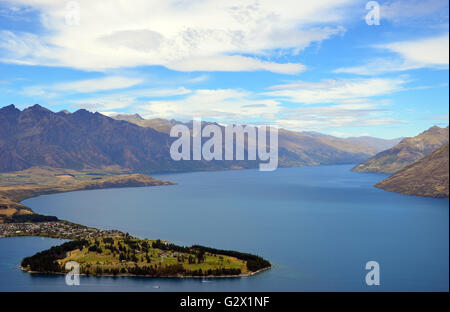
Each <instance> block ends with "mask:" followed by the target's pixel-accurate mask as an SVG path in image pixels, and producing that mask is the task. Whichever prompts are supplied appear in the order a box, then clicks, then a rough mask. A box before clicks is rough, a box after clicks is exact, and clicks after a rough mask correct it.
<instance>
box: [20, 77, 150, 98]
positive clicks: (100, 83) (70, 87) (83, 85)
mask: <svg viewBox="0 0 450 312" xmlns="http://www.w3.org/2000/svg"><path fill="white" fill-rule="evenodd" d="M142 82H143V80H142V79H139V78H127V77H120V76H110V77H105V78H97V79H86V80H79V81H71V82H64V83H58V84H53V85H48V86H30V87H26V88H25V89H24V93H25V94H26V95H28V96H57V95H59V94H61V93H64V94H67V93H70V94H73V93H90V92H98V91H110V90H117V89H125V88H129V87H133V86H135V85H138V84H140V83H142Z"/></svg>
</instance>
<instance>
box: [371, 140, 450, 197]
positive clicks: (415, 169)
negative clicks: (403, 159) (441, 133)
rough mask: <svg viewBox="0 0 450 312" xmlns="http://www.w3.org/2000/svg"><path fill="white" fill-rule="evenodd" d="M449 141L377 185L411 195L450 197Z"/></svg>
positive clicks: (387, 189)
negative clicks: (449, 189) (449, 174)
mask: <svg viewBox="0 0 450 312" xmlns="http://www.w3.org/2000/svg"><path fill="white" fill-rule="evenodd" d="M448 170H449V162H448V143H447V144H445V145H444V146H442V147H441V148H440V149H438V150H437V151H434V152H432V153H431V154H429V155H427V156H425V157H424V158H422V159H420V160H419V161H417V162H415V163H413V164H412V165H409V166H407V167H406V168H404V169H402V170H400V171H398V172H397V173H396V174H394V175H393V176H391V177H389V178H387V179H385V180H383V181H381V182H379V183H378V184H376V185H375V187H378V188H382V189H384V190H386V191H391V192H397V193H404V194H409V195H418V196H429V197H448V188H449V186H448V183H449V177H448Z"/></svg>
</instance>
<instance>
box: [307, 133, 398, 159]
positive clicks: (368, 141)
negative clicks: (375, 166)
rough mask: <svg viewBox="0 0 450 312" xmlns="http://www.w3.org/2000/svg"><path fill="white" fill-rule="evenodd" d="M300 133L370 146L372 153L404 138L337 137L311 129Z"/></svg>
mask: <svg viewBox="0 0 450 312" xmlns="http://www.w3.org/2000/svg"><path fill="white" fill-rule="evenodd" d="M301 133H304V134H307V135H311V136H315V137H322V138H328V139H331V140H336V139H337V140H339V141H338V142H343V141H345V142H347V143H351V144H354V145H361V146H365V147H366V148H370V149H371V150H372V152H373V153H374V154H376V153H379V152H381V151H384V150H386V149H388V148H391V147H393V146H394V145H396V144H398V143H399V142H400V141H401V140H403V139H404V138H395V139H381V138H375V137H371V136H360V137H348V138H337V137H334V136H331V135H327V134H322V133H318V132H312V131H304V132H301Z"/></svg>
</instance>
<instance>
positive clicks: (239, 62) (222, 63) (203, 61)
mask: <svg viewBox="0 0 450 312" xmlns="http://www.w3.org/2000/svg"><path fill="white" fill-rule="evenodd" d="M167 67H168V68H170V69H174V70H178V71H196V70H199V71H257V70H267V71H271V72H274V73H282V74H298V73H300V72H302V71H304V70H306V66H304V65H302V64H299V63H284V64H280V63H274V62H266V61H261V60H259V59H256V58H252V57H246V56H240V55H218V56H211V57H204V58H191V59H185V60H182V61H179V62H174V63H172V64H170V65H168V66H167Z"/></svg>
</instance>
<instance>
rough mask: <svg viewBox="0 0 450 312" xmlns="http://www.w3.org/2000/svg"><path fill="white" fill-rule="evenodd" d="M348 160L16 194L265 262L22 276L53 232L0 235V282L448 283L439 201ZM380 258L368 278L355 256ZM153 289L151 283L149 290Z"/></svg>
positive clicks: (24, 286) (146, 233)
mask: <svg viewBox="0 0 450 312" xmlns="http://www.w3.org/2000/svg"><path fill="white" fill-rule="evenodd" d="M351 167H352V166H349V165H340V166H319V167H301V168H280V169H278V170H276V171H273V172H259V171H257V170H236V171H216V172H192V173H177V174H164V175H153V176H154V177H157V178H162V179H165V180H169V181H173V182H176V183H177V185H173V186H161V187H145V188H123V189H107V190H93V191H80V192H72V193H64V194H54V195H47V196H42V197H37V198H32V199H28V200H26V201H24V204H25V205H27V206H29V207H31V208H32V209H34V211H36V212H38V213H41V214H46V215H56V216H57V217H59V218H61V219H65V220H69V221H72V222H75V223H80V224H84V225H88V226H94V227H99V228H105V229H119V230H122V231H124V232H129V233H130V234H131V235H134V236H138V237H142V238H144V237H145V238H151V239H156V238H161V239H165V240H169V241H171V242H173V243H176V244H182V245H191V244H201V245H206V246H211V247H214V248H220V249H233V250H238V251H243V252H250V253H254V254H258V255H260V256H262V257H264V258H266V259H268V260H269V261H270V262H271V263H272V264H273V265H274V268H273V269H271V270H269V271H267V272H264V273H262V274H259V275H256V276H253V277H248V278H235V279H208V280H201V279H176V278H171V279H163V278H133V277H81V286H72V287H68V286H65V284H64V276H45V275H30V274H28V273H23V272H21V271H20V270H19V269H18V265H19V263H20V261H21V259H22V258H23V257H24V256H27V255H32V254H34V253H35V252H36V251H38V250H43V249H46V248H48V247H49V246H52V245H56V244H59V243H60V241H58V240H53V239H42V238H37V237H29V238H8V239H0V273H1V278H0V291H8V290H11V291H12V290H16V291H17V290H37V291H59V290H63V291H78V290H80V291H105V290H106V291H115V290H118V291H448V290H449V202H448V199H432V198H422V197H414V196H407V195H402V194H396V193H390V192H386V191H383V190H379V189H376V188H374V187H373V185H374V184H375V183H376V182H378V181H380V180H382V179H383V178H384V177H386V175H381V174H371V173H356V172H350V171H349V169H350V168H351ZM371 260H373V261H377V262H378V263H379V264H380V272H381V275H380V276H381V279H380V281H381V285H380V286H367V285H366V283H365V275H366V273H367V272H368V271H366V269H365V265H366V263H367V262H368V261H371ZM155 286H159V287H160V288H155Z"/></svg>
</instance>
